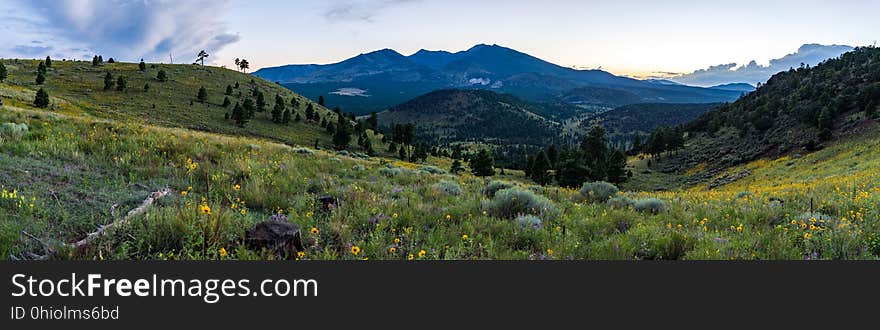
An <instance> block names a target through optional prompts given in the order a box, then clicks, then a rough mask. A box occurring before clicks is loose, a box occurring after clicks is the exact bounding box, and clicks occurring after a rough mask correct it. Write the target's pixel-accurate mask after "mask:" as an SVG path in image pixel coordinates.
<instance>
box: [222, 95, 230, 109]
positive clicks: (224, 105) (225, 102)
mask: <svg viewBox="0 0 880 330" xmlns="http://www.w3.org/2000/svg"><path fill="white" fill-rule="evenodd" d="M230 105H232V101H229V96H225V97H223V107H224V108H228V107H229V106H230Z"/></svg>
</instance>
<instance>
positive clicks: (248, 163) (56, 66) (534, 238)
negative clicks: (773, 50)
mask: <svg viewBox="0 0 880 330" xmlns="http://www.w3.org/2000/svg"><path fill="white" fill-rule="evenodd" d="M392 52H393V51H383V52H382V53H380V54H374V55H375V56H366V57H363V58H361V59H359V60H358V61H357V62H355V63H349V64H346V66H344V67H343V68H344V69H345V70H343V71H344V72H346V74H347V75H348V76H347V77H349V78H350V79H351V80H352V81H357V80H358V79H361V76H360V73H361V72H362V71H361V70H360V69H359V68H361V67H362V66H363V65H370V66H372V65H380V66H385V67H394V68H395V69H392V70H391V72H393V73H394V78H389V79H392V80H393V79H397V80H399V81H400V82H401V83H408V82H412V81H420V80H424V79H427V78H425V77H432V76H433V75H435V74H436V73H437V71H436V68H454V69H455V70H457V71H449V72H474V70H477V67H476V66H474V65H475V64H474V63H483V66H482V69H481V70H485V71H486V72H493V75H492V76H491V77H492V78H491V82H489V83H487V84H486V86H490V87H491V85H492V84H493V83H494V82H495V81H502V82H503V84H504V86H510V85H514V86H515V84H513V83H510V82H511V81H514V80H516V81H523V82H525V81H528V80H530V79H525V78H528V77H526V76H523V74H529V72H532V73H534V72H542V71H548V70H549V71H552V72H555V74H556V78H562V79H564V80H566V81H568V82H575V85H578V84H582V86H579V87H576V88H574V89H572V90H575V89H578V91H577V92H573V93H570V94H568V97H567V98H556V97H557V96H558V95H562V94H555V93H556V92H554V93H550V94H552V95H554V99H553V100H552V101H548V100H547V99H544V100H541V99H540V95H537V94H542V93H544V92H541V91H540V90H539V89H537V88H534V87H529V88H525V89H524V90H531V91H536V92H540V93H536V94H534V95H525V94H523V93H517V92H516V91H515V90H514V89H510V90H504V89H501V90H499V91H493V90H491V88H454V89H446V88H445V86H446V85H443V86H444V88H442V89H439V90H432V91H428V92H425V93H422V92H414V93H413V94H414V96H412V97H409V98H406V99H405V100H403V101H400V102H398V101H393V102H394V103H393V104H388V105H382V106H381V107H379V108H376V109H377V110H378V111H375V112H377V115H376V121H375V122H372V118H371V117H369V116H362V117H360V118H358V117H356V115H369V113H370V112H373V110H369V109H367V111H366V112H358V111H356V110H355V109H354V108H353V107H346V106H345V105H343V104H342V103H341V102H334V99H333V98H332V97H330V96H328V95H326V93H324V92H322V94H321V95H323V96H325V97H326V99H324V98H322V99H324V100H323V101H319V100H318V97H314V99H313V98H312V96H309V95H305V96H303V95H300V94H297V93H295V92H293V91H291V90H289V89H286V88H284V87H282V86H280V85H278V84H275V83H273V81H274V80H279V81H281V80H288V82H290V83H294V84H320V83H329V82H328V81H326V77H328V75H331V73H332V74H333V75H335V74H336V73H335V71H330V70H329V69H330V68H325V67H296V68H292V69H291V70H292V73H289V74H290V76H285V75H281V74H280V73H279V75H278V76H274V78H275V79H271V78H273V77H270V76H267V77H268V78H270V79H268V80H266V79H263V78H260V77H259V76H260V74H257V76H256V77H255V76H251V75H247V74H244V73H241V72H236V71H234V70H228V69H223V68H216V67H210V66H202V65H188V64H184V65H181V64H176V65H171V64H152V63H143V64H140V63H119V62H117V63H97V64H94V63H89V62H87V61H61V60H54V61H52V62H51V66H49V65H46V63H47V62H49V61H48V60H25V59H17V60H16V59H4V60H2V61H0V63H2V64H3V67H4V68H5V70H4V71H5V72H8V75H7V76H5V77H3V80H2V82H0V100H2V101H3V105H2V106H0V190H2V196H0V219H2V220H0V253H2V256H3V258H4V259H76V260H113V259H117V260H131V259H136V260H230V259H235V260H259V259H269V260H275V259H291V260H489V259H502V260H512V259H527V260H548V259H556V260H585V259H589V260H704V259H709V260H742V259H748V260H804V259H870V260H875V259H877V258H878V257H880V236H878V234H880V208H878V203H880V184H878V182H880V148H878V146H880V128H878V124H877V119H876V118H877V117H876V110H877V100H878V99H880V97H878V96H880V95H877V91H878V89H877V86H880V85H878V84H880V76H878V73H880V70H878V69H880V51H878V50H877V49H876V48H873V47H865V48H858V49H856V50H854V51H853V52H850V53H847V54H845V55H843V56H841V57H840V58H836V59H831V60H828V61H825V62H823V63H822V64H820V65H817V66H815V67H810V68H806V67H804V68H799V69H792V70H791V71H787V72H782V73H779V74H777V75H775V76H774V77H773V78H771V79H770V80H769V81H768V82H767V83H766V84H763V85H762V86H760V87H758V88H757V90H756V91H753V92H748V93H747V94H745V95H743V93H744V91H743V90H740V89H734V90H723V91H722V92H717V91H712V89H710V88H695V87H688V86H669V85H661V86H662V87H646V86H647V85H652V86H657V85H658V84H656V83H651V82H643V81H636V80H634V79H629V78H622V77H616V76H612V75H610V74H607V73H603V72H598V71H596V72H594V71H588V72H581V71H577V70H571V69H565V68H559V67H556V66H554V65H552V64H549V63H546V62H542V61H535V60H532V59H531V58H527V57H523V56H522V55H521V53H518V52H515V51H511V50H505V49H499V48H498V47H495V46H484V47H477V48H476V49H472V50H471V51H468V52H466V53H462V54H454V53H430V52H420V53H417V54H418V55H419V56H415V57H414V58H407V57H404V56H402V55H401V56H396V55H394V54H393V53H392ZM497 53H500V54H501V55H502V58H504V59H505V61H502V62H493V63H497V64H496V65H495V66H490V65H488V64H486V63H484V62H480V61H481V60H482V59H484V58H485V56H489V55H495V54H497ZM397 55H399V54H397ZM465 59H470V60H468V61H465ZM365 63H366V64H365ZM400 63H412V64H413V65H409V64H407V65H406V66H404V68H403V69H397V68H398V65H399V64H400ZM425 68H428V69H429V70H425ZM160 72H164V73H163V74H160ZM446 74H448V72H447V73H446ZM35 75H43V79H44V81H41V82H35V81H34V77H35ZM162 76H164V78H161V77H162ZM585 76H589V77H590V78H583V77H585ZM108 77H109V78H108ZM291 77H294V78H291ZM302 77H306V78H302ZM450 77H452V78H450ZM455 77H459V78H461V77H464V76H455V75H454V74H452V75H447V76H446V78H444V79H452V80H454V79H455ZM487 77H489V76H487ZM297 79H299V80H297ZM334 79H335V78H334ZM508 79H513V80H508ZM587 79H595V80H596V81H603V83H605V84H607V85H603V86H604V87H597V86H595V85H593V84H596V82H589V83H585V82H584V81H585V80H587ZM120 82H122V84H120ZM334 84H335V82H334ZM480 84H481V85H482V84H483V82H480ZM529 84H531V83H529ZM565 84H567V83H563V82H561V81H560V85H565ZM120 86H122V87H120ZM337 86H342V85H337ZM521 86H534V85H533V84H532V85H527V84H525V83H524V85H521ZM608 86H612V87H608ZM621 86H624V87H626V88H625V89H623V87H621ZM288 87H289V86H288ZM347 87H351V88H354V87H358V86H355V85H348V86H347ZM738 87H743V88H744V86H738ZM338 88H343V87H338ZM338 88H337V89H338ZM432 88H433V87H432ZM603 88H604V89H603ZM486 89H490V90H486ZM294 90H296V89H294ZM364 90H365V91H367V93H368V94H370V95H376V93H375V91H373V90H370V89H368V88H364ZM202 91H204V93H203V92H202ZM505 91H506V92H505ZM560 91H561V90H560ZM499 92H503V93H499ZM321 95H319V96H321ZM544 95H548V94H544ZM741 95H743V96H742V97H740V96H741ZM43 96H45V97H43ZM340 96H341V95H340ZM348 97H352V96H348ZM355 97H361V98H363V96H355ZM371 97H372V96H371ZM660 97H662V98H663V99H664V101H668V102H660V103H656V102H646V101H651V100H654V101H656V100H657V99H658V98H660ZM260 99H262V101H260ZM603 99H608V100H617V101H614V102H604V101H602V100H603ZM226 100H228V101H229V102H228V104H227V102H225V101H226ZM627 100H629V101H627ZM673 100H676V101H678V102H673ZM695 100H699V101H701V102H693V101H695ZM702 101H708V102H702ZM44 102H45V103H44ZM389 102H391V101H389ZM581 102H582V103H581ZM629 102H635V103H629ZM701 103H702V104H701ZM239 105H241V107H239ZM251 107H252V108H253V111H249V110H247V108H251ZM336 107H339V108H341V110H339V111H335V110H332V109H334V108H336ZM236 109H238V110H236ZM363 109H366V108H363ZM273 112H274V113H273ZM285 113H286V115H284V114H285ZM283 118H288V119H289V120H284V119H283ZM574 123H576V124H574ZM405 124H413V127H414V130H413V131H411V132H407V130H406V129H403V130H401V129H400V126H397V127H398V129H397V130H395V129H394V126H395V125H405ZM594 124H595V125H596V126H593V125H594ZM328 127H330V128H328ZM597 127H599V128H601V129H599V128H597ZM410 133H411V134H410ZM634 136H639V137H640V139H644V140H642V141H643V143H639V148H635V147H634V143H633V141H632V140H631V138H632V137H634ZM355 141H357V143H356V142H355ZM522 146H528V147H529V148H522V149H517V148H514V147H522ZM551 146H552V147H553V148H551ZM600 149H601V152H600ZM401 150H402V151H401ZM505 152H507V153H514V154H516V157H511V158H516V159H518V161H515V162H507V163H505V162H502V161H503V159H502V157H498V155H499V154H502V153H505ZM624 152H626V153H628V154H629V156H628V157H627V156H623V158H620V159H619V160H622V161H623V163H622V164H621V167H620V168H614V166H613V164H614V162H615V161H614V160H613V159H614V157H620V156H619V155H622V154H623V153H624ZM544 159H546V161H545V160H544ZM496 160H497V161H498V162H497V163H496ZM563 160H564V161H563ZM501 164H503V166H496V165H501ZM598 170H601V171H599V172H597V171H598ZM621 170H624V171H626V172H627V173H623V172H620V171H621ZM612 172H616V173H612ZM597 173H598V174H597ZM536 178H538V179H540V180H537V179H536ZM595 178H603V179H607V180H608V181H613V182H614V184H612V183H607V182H602V180H603V179H595ZM571 182H576V183H577V184H576V186H571V185H569V183H571ZM151 196H152V197H151ZM146 200H149V201H150V203H149V204H148V206H147V207H145V208H144V209H142V210H141V211H138V212H131V213H130V211H132V210H137V209H139V208H140V207H139V206H141V205H147V204H145V202H144V201H146ZM120 223H122V224H120ZM265 223H283V224H290V225H295V226H296V228H298V229H299V236H300V238H301V244H302V248H301V249H299V248H297V249H296V250H295V251H294V252H291V251H278V250H273V249H270V248H266V247H258V246H254V245H253V243H252V240H250V239H249V237H250V236H249V235H251V232H252V231H253V229H254V228H255V227H256V226H260V225H261V224H265ZM111 224H113V225H112V226H111ZM103 228H108V229H107V230H106V231H103ZM99 231H100V232H101V234H100V235H97V236H96V237H97V238H95V239H93V240H90V241H89V244H88V245H87V246H85V247H83V248H73V246H75V244H74V243H75V242H78V241H80V240H83V239H85V238H87V237H89V236H90V234H92V233H95V232H99Z"/></svg>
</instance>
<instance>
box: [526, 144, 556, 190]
mask: <svg viewBox="0 0 880 330" xmlns="http://www.w3.org/2000/svg"><path fill="white" fill-rule="evenodd" d="M529 173H530V177H531V178H532V180H535V182H537V183H538V184H540V185H546V184H548V183H550V178H551V177H550V158H549V157H547V153H546V152H544V151H543V150H541V151H540V152H538V155H537V156H535V162H534V163H533V164H532V168H531V170H530V171H529Z"/></svg>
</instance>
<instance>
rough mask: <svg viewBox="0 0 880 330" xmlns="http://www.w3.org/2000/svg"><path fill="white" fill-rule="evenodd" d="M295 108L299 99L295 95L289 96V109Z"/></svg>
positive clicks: (293, 109)
mask: <svg viewBox="0 0 880 330" xmlns="http://www.w3.org/2000/svg"><path fill="white" fill-rule="evenodd" d="M296 109H299V101H298V100H297V99H296V97H291V98H290V110H292V111H296Z"/></svg>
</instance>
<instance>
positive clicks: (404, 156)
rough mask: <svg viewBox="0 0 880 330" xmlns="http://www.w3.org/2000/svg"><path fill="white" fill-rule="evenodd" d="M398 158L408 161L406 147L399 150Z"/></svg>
mask: <svg viewBox="0 0 880 330" xmlns="http://www.w3.org/2000/svg"><path fill="white" fill-rule="evenodd" d="M397 156H398V157H400V160H406V147H404V146H400V148H398V149H397Z"/></svg>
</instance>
